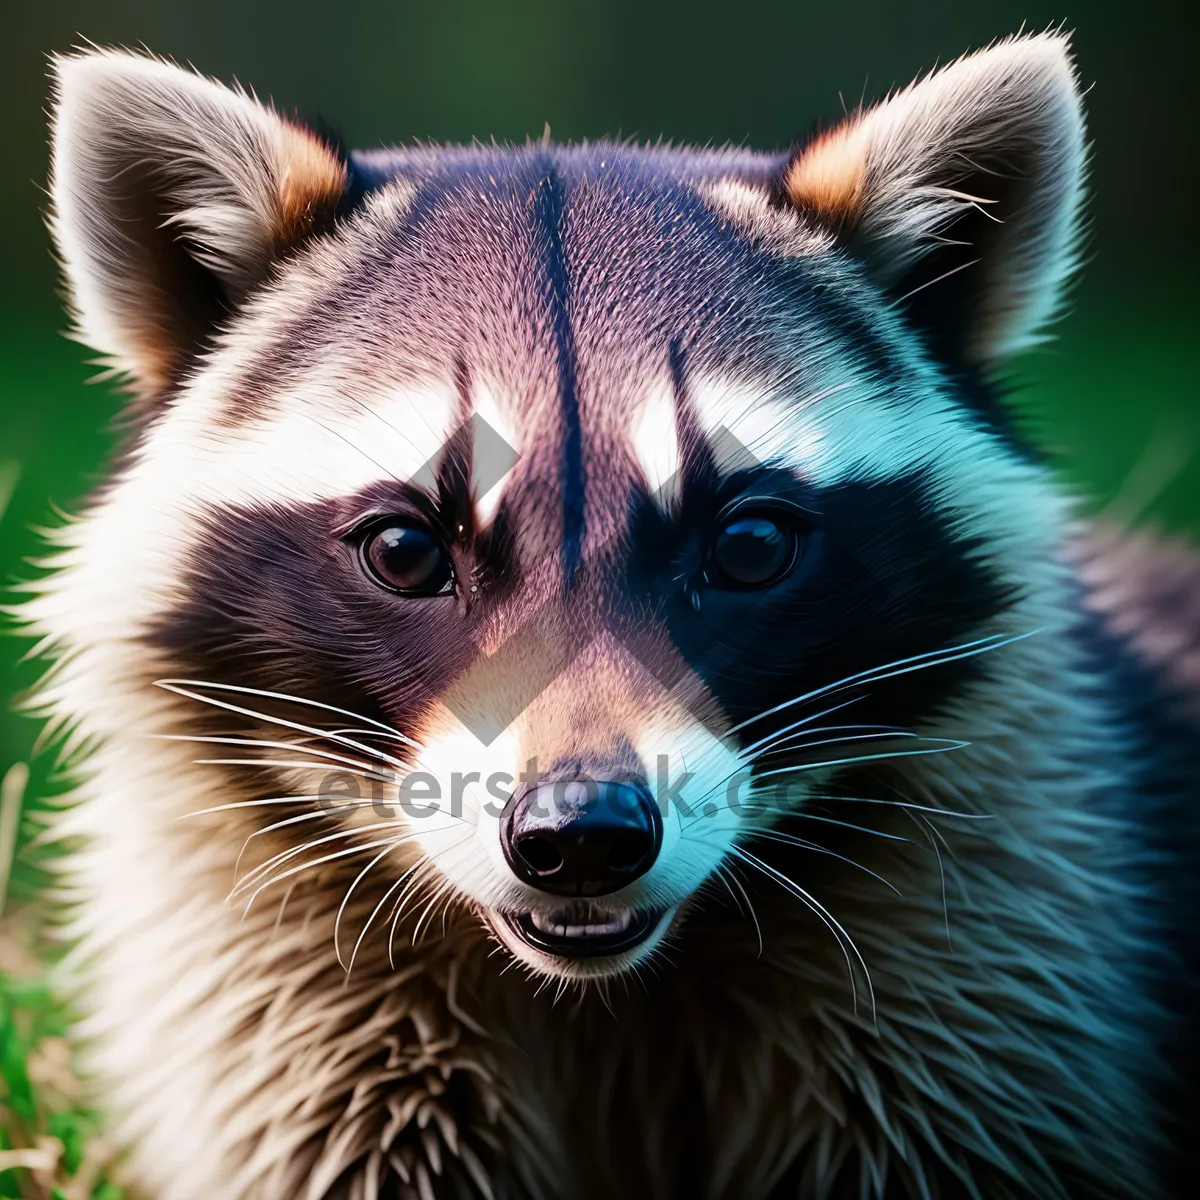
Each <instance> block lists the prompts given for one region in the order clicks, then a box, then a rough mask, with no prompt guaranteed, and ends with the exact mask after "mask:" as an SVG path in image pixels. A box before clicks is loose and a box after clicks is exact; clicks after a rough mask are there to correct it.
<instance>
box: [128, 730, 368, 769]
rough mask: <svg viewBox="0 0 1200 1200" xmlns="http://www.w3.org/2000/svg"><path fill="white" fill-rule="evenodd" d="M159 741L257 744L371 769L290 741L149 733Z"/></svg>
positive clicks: (266, 747) (343, 757)
mask: <svg viewBox="0 0 1200 1200" xmlns="http://www.w3.org/2000/svg"><path fill="white" fill-rule="evenodd" d="M149 736H150V737H152V738H154V739H155V740H156V741H160V742H204V743H206V744H207V745H211V746H257V747H258V748H259V749H266V750H291V751H293V752H294V753H297V754H299V753H304V754H315V755H316V756H317V757H318V758H324V759H328V760H329V761H330V762H337V763H346V764H347V765H348V766H352V767H361V768H362V769H363V770H364V771H370V770H373V769H374V768H372V766H371V765H370V763H365V762H362V761H361V760H360V759H357V758H347V757H346V756H345V755H344V754H334V753H333V752H332V751H330V750H320V749H318V748H317V747H316V746H299V745H296V744H294V743H292V742H271V741H261V740H259V739H257V738H241V737H217V736H215V735H213V736H208V735H203V734H189V733H152V734H150V735H149Z"/></svg>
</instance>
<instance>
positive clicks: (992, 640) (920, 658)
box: [725, 629, 1041, 737]
mask: <svg viewBox="0 0 1200 1200" xmlns="http://www.w3.org/2000/svg"><path fill="white" fill-rule="evenodd" d="M1040 632H1041V630H1040V629H1032V630H1030V631H1029V632H1028V633H1018V634H1013V635H1011V636H1003V635H1001V634H992V635H990V636H989V637H985V638H979V639H978V640H976V641H974V642H963V643H962V644H961V645H958V646H951V647H950V648H949V649H945V650H929V651H926V652H925V653H924V654H914V655H912V656H911V657H909V658H899V659H896V660H895V661H894V662H890V663H885V664H884V665H883V666H880V667H872V668H870V669H869V670H866V671H859V672H858V673H857V674H854V675H847V676H845V677H844V678H842V679H839V680H836V681H835V682H833V683H828V684H825V685H824V686H823V687H819V688H814V689H813V690H812V691H810V692H805V693H804V695H802V696H795V697H793V698H792V699H791V700H785V701H783V703H781V704H776V705H775V706H774V707H773V708H768V709H765V710H764V711H763V712H760V713H757V714H756V715H755V716H753V717H747V718H746V720H744V721H742V722H740V723H739V724H737V725H734V726H733V727H732V728H731V729H727V730H726V731H725V737H732V736H733V734H735V733H740V732H741V731H742V730H743V729H745V728H746V727H747V726H749V725H753V724H755V723H756V722H758V721H762V720H765V719H766V718H767V717H771V716H774V715H775V714H776V713H778V712H782V711H783V710H784V709H787V708H792V707H793V706H795V705H797V704H803V703H804V701H806V700H813V699H815V698H816V697H818V696H826V695H829V694H830V693H833V692H837V691H840V690H841V689H842V688H847V687H852V686H854V685H855V684H858V683H875V682H878V681H879V680H881V679H891V678H893V677H894V676H897V675H907V674H910V673H911V672H913V671H921V670H925V669H927V668H929V667H936V666H942V665H943V664H944V663H950V662H957V661H958V660H959V659H962V658H972V657H974V656H975V655H977V654H986V653H987V652H988V651H991V650H999V649H1000V648H1001V647H1003V646H1008V645H1011V644H1012V643H1013V642H1019V641H1023V640H1024V639H1025V638H1030V637H1033V636H1035V635H1036V634H1038V633H1040Z"/></svg>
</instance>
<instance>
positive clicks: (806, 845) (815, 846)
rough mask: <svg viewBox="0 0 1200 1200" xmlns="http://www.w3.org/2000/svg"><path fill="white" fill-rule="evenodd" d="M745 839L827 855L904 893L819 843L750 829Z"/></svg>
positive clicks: (703, 842)
mask: <svg viewBox="0 0 1200 1200" xmlns="http://www.w3.org/2000/svg"><path fill="white" fill-rule="evenodd" d="M746 838H747V840H751V839H754V838H761V839H763V840H764V841H770V842H782V843H785V844H787V845H789V846H799V847H800V848H801V849H803V850H812V851H814V852H815V853H817V854H825V855H828V856H829V857H830V858H836V859H837V860H838V861H839V862H844V863H846V864H847V865H848V866H851V867H856V868H857V869H858V870H860V871H864V872H865V873H866V874H868V875H870V876H871V877H872V878H873V879H878V880H879V882H880V883H882V884H883V885H884V887H887V888H890V889H891V890H892V891H893V892H895V893H896V895H897V896H900V897H903V895H904V893H903V892H902V891H900V889H899V888H898V887H896V886H895V884H893V883H891V882H890V881H889V880H887V879H885V878H884V877H883V876H882V875H880V874H878V873H876V872H875V871H872V870H871V868H870V867H865V866H863V864H862V863H860V862H855V860H854V859H852V858H847V857H846V856H845V855H844V854H839V853H838V852H837V851H836V850H830V849H829V847H828V846H822V845H821V844H820V842H810V841H809V840H808V839H807V838H801V837H796V835H795V834H791V833H785V832H784V831H783V830H781V829H751V830H748V831H747V833H746ZM681 840H683V841H687V842H695V843H697V844H699V845H709V844H711V843H709V842H707V841H706V840H705V839H704V838H689V837H686V836H685V837H683V838H682V839H681Z"/></svg>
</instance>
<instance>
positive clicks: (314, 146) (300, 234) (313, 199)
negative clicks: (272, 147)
mask: <svg viewBox="0 0 1200 1200" xmlns="http://www.w3.org/2000/svg"><path fill="white" fill-rule="evenodd" d="M277 170H278V173H279V174H278V186H279V209H278V225H277V227H276V230H275V239H276V244H277V245H278V246H280V247H281V248H283V249H286V248H289V247H292V246H295V245H297V244H298V243H299V242H301V241H303V240H304V239H305V238H307V237H309V236H310V235H311V234H313V233H315V232H319V231H320V230H321V229H322V228H323V227H325V226H326V225H327V224H328V223H329V221H330V220H332V218H333V214H334V212H335V210H336V209H337V205H338V201H339V200H340V199H341V198H342V193H343V192H345V190H346V168H345V166H344V164H342V163H340V162H339V161H338V160H337V158H336V156H335V155H334V154H333V153H332V152H331V151H330V149H329V147H328V146H325V145H324V144H323V143H322V142H320V141H319V140H318V139H317V138H316V137H315V136H313V134H312V133H310V132H309V131H308V130H307V129H304V128H302V127H300V126H298V125H292V124H288V123H285V124H284V125H283V128H282V130H281V135H280V139H279V163H278V166H277Z"/></svg>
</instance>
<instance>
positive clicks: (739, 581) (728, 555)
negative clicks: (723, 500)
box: [712, 513, 800, 588]
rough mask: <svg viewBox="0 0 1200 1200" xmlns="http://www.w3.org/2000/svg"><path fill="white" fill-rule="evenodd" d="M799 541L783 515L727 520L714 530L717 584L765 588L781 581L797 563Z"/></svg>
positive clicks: (768, 514)
mask: <svg viewBox="0 0 1200 1200" xmlns="http://www.w3.org/2000/svg"><path fill="white" fill-rule="evenodd" d="M799 544H800V538H799V534H798V533H797V531H796V527H795V526H794V525H793V524H792V523H791V522H790V521H789V520H788V519H787V517H786V516H785V515H784V514H782V513H746V514H738V515H737V516H733V517H730V518H728V519H727V520H726V521H725V523H724V524H723V525H721V527H720V528H719V529H718V530H717V536H716V538H715V539H714V540H713V544H712V561H713V565H714V566H715V567H716V569H717V572H718V574H719V576H720V577H721V578H720V579H719V580H714V582H724V583H725V584H726V585H727V586H730V587H739V588H756V587H766V586H767V585H768V584H771V583H775V582H777V581H778V580H780V579H782V578H783V577H784V576H785V575H786V574H787V573H788V572H789V571H790V570H791V569H792V566H793V565H794V564H795V562H796V552H797V549H798V548H799Z"/></svg>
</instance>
